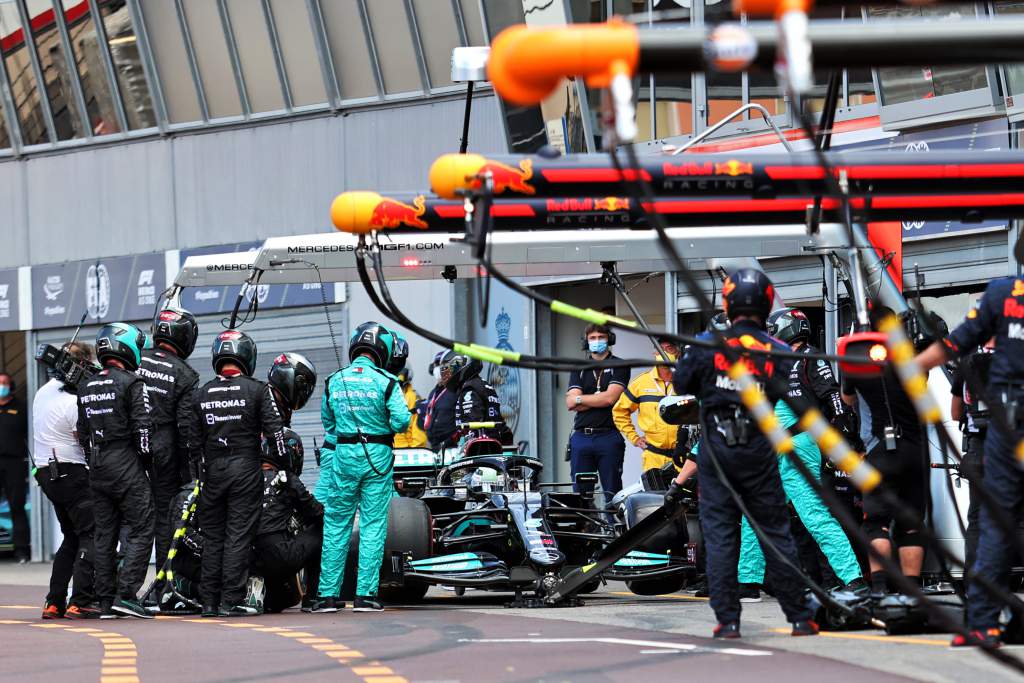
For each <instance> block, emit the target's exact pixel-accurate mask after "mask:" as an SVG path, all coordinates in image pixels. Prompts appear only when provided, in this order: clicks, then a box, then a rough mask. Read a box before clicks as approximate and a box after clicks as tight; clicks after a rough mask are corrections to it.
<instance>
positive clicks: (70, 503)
mask: <svg viewBox="0 0 1024 683" xmlns="http://www.w3.org/2000/svg"><path fill="white" fill-rule="evenodd" d="M59 470H60V474H61V476H60V478H59V479H56V480H53V481H51V480H50V468H49V467H41V468H39V469H38V470H37V471H36V483H38V484H39V488H41V489H42V490H43V494H45V495H46V497H47V498H49V499H50V502H51V503H52V504H53V511H54V513H55V514H56V515H57V521H58V522H59V523H60V530H61V533H62V534H63V535H64V540H63V541H61V544H60V548H58V549H57V553H56V554H55V555H54V556H53V569H52V570H51V571H50V592H49V593H47V595H46V602H48V603H53V604H55V605H64V604H65V601H66V602H67V604H69V605H77V606H79V607H83V606H85V605H88V604H89V603H91V602H92V601H93V589H94V587H93V564H92V562H93V539H92V536H93V529H94V527H95V522H94V520H93V511H92V492H91V491H90V490H89V471H88V470H87V469H86V468H85V465H72V464H68V463H64V464H62V465H61V466H60V467H59ZM72 581H73V583H72ZM69 583H72V588H71V599H70V600H68V584H69Z"/></svg>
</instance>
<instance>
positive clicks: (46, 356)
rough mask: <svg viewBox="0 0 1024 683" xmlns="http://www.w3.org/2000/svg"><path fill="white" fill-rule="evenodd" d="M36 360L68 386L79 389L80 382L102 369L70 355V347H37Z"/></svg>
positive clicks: (48, 345) (46, 345)
mask: <svg viewBox="0 0 1024 683" xmlns="http://www.w3.org/2000/svg"><path fill="white" fill-rule="evenodd" d="M36 360H37V361H39V362H40V363H42V364H43V365H45V366H47V367H48V368H51V369H52V370H53V374H54V376H55V377H56V378H57V379H58V380H60V381H61V382H63V383H64V384H65V385H66V386H69V387H71V388H73V389H77V388H78V384H79V382H81V381H82V380H85V379H89V378H90V377H92V376H93V375H95V374H96V373H97V372H99V371H100V368H99V367H98V366H97V365H95V364H93V363H92V362H90V361H88V360H80V359H78V358H75V357H74V356H72V355H71V354H70V353H68V345H66V344H65V345H64V346H62V347H60V348H57V347H56V346H54V345H53V344H40V345H39V346H37V347H36Z"/></svg>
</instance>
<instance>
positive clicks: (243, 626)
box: [192, 619, 259, 628]
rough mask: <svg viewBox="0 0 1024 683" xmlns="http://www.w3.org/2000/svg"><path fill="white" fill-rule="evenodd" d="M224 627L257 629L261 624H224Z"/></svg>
mask: <svg viewBox="0 0 1024 683" xmlns="http://www.w3.org/2000/svg"><path fill="white" fill-rule="evenodd" d="M192 621H195V619H192ZM224 626H227V627H228V628H257V627H259V624H245V623H239V624H224Z"/></svg>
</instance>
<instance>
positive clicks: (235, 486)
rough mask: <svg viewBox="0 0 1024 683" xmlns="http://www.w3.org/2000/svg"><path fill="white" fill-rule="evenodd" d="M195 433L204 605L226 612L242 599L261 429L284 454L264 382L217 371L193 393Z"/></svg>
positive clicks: (259, 487) (255, 518) (258, 490)
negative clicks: (200, 464) (199, 469)
mask: <svg viewBox="0 0 1024 683" xmlns="http://www.w3.org/2000/svg"><path fill="white" fill-rule="evenodd" d="M195 420H196V425H197V427H196V438H197V439H198V443H199V444H200V446H201V447H202V451H203V461H204V470H205V474H204V477H203V488H202V492H201V493H200V494H199V522H200V526H201V527H202V530H203V570H202V580H201V581H200V586H199V593H200V595H201V597H202V602H203V604H204V605H207V606H212V607H218V606H220V607H223V608H225V609H230V608H231V607H234V606H235V605H239V604H241V603H242V601H243V599H244V598H245V584H246V581H248V579H249V550H250V548H251V547H252V542H253V538H254V537H255V535H256V525H257V523H258V522H259V512H260V503H261V501H262V498H263V477H262V476H261V474H260V461H261V448H260V434H263V435H265V436H266V439H267V444H268V447H269V448H270V449H271V451H272V452H276V453H277V454H280V453H283V452H284V443H283V439H284V436H283V432H282V430H283V424H282V421H281V414H280V412H279V411H278V409H277V403H276V402H275V401H274V397H273V395H272V394H271V391H270V387H269V386H267V385H266V384H264V383H263V382H260V381H258V380H255V379H253V378H252V377H247V376H245V375H240V374H231V375H229V376H225V375H219V376H217V377H216V378H214V379H213V380H211V381H210V382H207V383H206V384H204V385H203V386H202V387H201V388H200V389H199V390H198V391H197V392H196V401H195Z"/></svg>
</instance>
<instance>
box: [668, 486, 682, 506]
mask: <svg viewBox="0 0 1024 683" xmlns="http://www.w3.org/2000/svg"><path fill="white" fill-rule="evenodd" d="M684 498H686V491H684V490H683V487H682V486H681V485H680V484H679V483H678V482H676V481H673V482H672V483H671V484H669V486H668V491H666V492H665V506H666V507H676V506H677V505H680V504H682V502H683V499H684Z"/></svg>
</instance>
